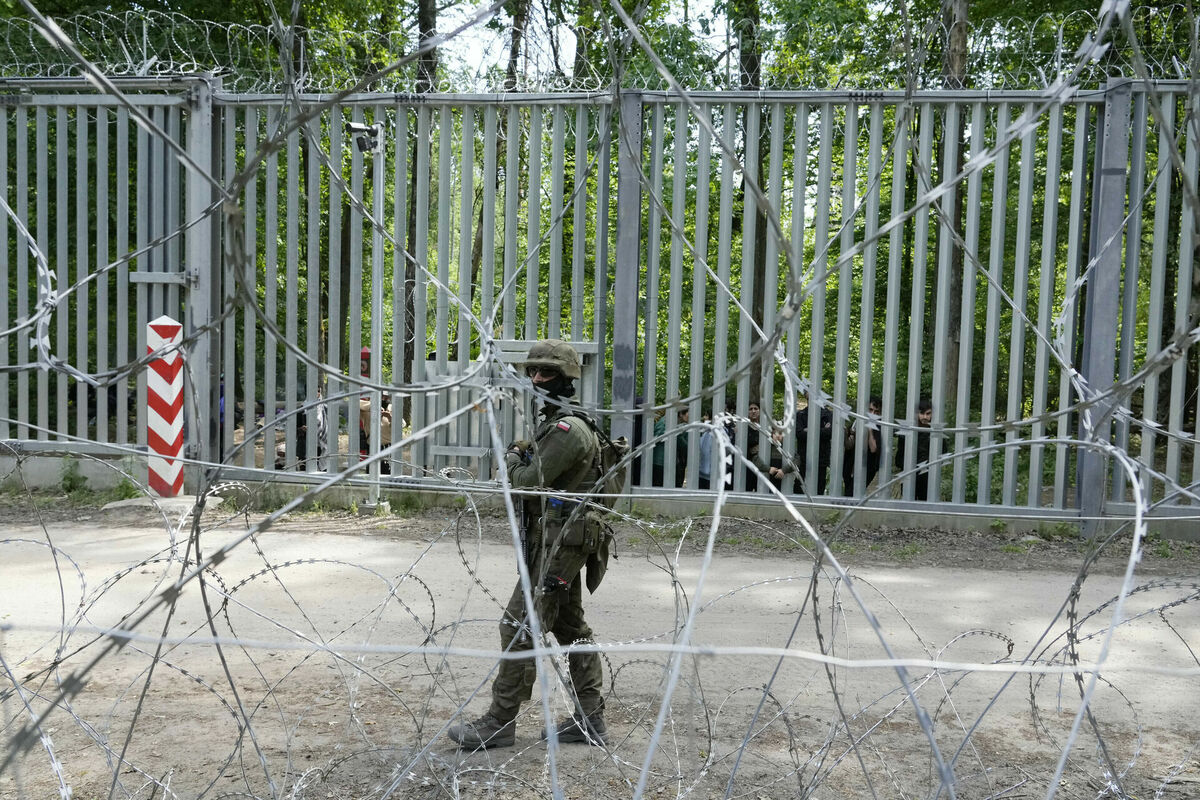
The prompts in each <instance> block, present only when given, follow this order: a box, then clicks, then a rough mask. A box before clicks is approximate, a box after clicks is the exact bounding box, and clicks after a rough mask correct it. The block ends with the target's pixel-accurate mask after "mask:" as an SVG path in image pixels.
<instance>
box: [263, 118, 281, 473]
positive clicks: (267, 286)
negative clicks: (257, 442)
mask: <svg viewBox="0 0 1200 800" xmlns="http://www.w3.org/2000/svg"><path fill="white" fill-rule="evenodd" d="M279 117H280V112H279V109H278V108H276V107H274V106H272V107H271V108H270V109H269V110H268V111H267V134H268V135H269V136H275V135H277V132H278V130H279ZM266 168H267V174H266V185H265V188H264V190H263V203H264V206H265V208H264V211H265V213H266V216H265V220H264V224H265V229H264V233H265V238H264V240H263V250H264V252H263V258H264V259H265V265H266V275H265V281H264V284H263V286H264V302H263V314H264V315H265V316H266V318H267V319H269V320H271V321H272V322H277V321H278V320H279V244H278V243H279V151H278V150H275V149H273V150H272V151H271V152H270V154H268V155H267V161H266ZM277 348H278V344H277V343H276V341H275V337H274V336H271V335H270V334H269V333H267V332H266V331H263V398H262V399H263V422H264V423H265V429H264V430H263V468H264V469H267V470H273V469H275V434H276V428H275V420H276V418H277V417H278V416H279V408H278V403H277V402H276V398H277V397H278V390H277V389H276V378H277V375H276V370H277V369H278V361H277V359H278V352H277Z"/></svg>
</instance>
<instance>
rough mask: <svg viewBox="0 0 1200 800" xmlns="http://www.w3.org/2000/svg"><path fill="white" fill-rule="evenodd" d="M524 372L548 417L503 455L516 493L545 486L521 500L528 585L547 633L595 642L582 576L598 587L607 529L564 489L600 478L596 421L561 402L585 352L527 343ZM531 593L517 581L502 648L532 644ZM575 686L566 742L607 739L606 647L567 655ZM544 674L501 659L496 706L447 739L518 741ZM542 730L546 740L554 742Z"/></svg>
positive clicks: (471, 745)
mask: <svg viewBox="0 0 1200 800" xmlns="http://www.w3.org/2000/svg"><path fill="white" fill-rule="evenodd" d="M525 371H526V374H527V375H528V376H529V377H530V378H532V379H533V385H534V388H535V389H536V390H537V391H538V393H539V394H542V395H544V397H545V402H544V404H543V407H542V409H541V421H540V422H539V424H538V426H537V428H536V430H535V431H534V435H533V441H517V442H514V443H513V444H512V445H510V447H509V448H508V451H507V453H506V454H505V457H504V458H505V467H506V469H507V472H508V479H509V482H510V483H511V484H512V487H513V488H514V489H525V488H535V487H538V488H545V489H549V490H551V493H539V494H530V495H528V496H526V497H525V498H524V499H523V500H522V502H521V503H520V509H521V541H522V545H523V549H524V553H523V557H524V559H525V564H526V566H527V567H528V569H529V578H530V589H531V593H532V596H533V600H534V606H535V611H536V613H537V619H538V621H539V623H540V625H541V630H542V631H543V632H548V633H553V634H554V637H555V639H557V640H558V642H559V644H560V645H563V646H567V645H572V644H576V643H580V642H591V641H592V629H591V628H590V627H588V624H587V622H586V621H585V620H584V616H583V586H584V584H585V579H584V576H583V569H584V566H585V565H586V566H587V577H586V584H587V586H588V590H589V591H595V588H596V586H597V585H598V583H599V580H600V578H601V577H603V573H604V567H605V565H606V561H607V546H608V541H607V537H608V536H609V534H608V533H607V529H606V527H605V526H603V524H602V523H601V522H600V520H599V518H598V517H596V516H594V512H584V511H583V509H582V508H578V509H577V505H578V502H579V501H578V500H568V499H563V498H562V494H563V493H567V494H570V493H572V492H576V491H579V490H586V489H587V488H590V487H591V486H593V485H594V484H595V483H596V482H597V480H598V479H599V478H600V475H601V472H600V442H599V440H598V438H597V433H596V432H595V431H594V430H593V427H592V422H591V420H589V419H588V418H587V417H585V416H584V415H582V414H580V413H579V412H578V411H572V410H570V409H568V408H566V407H564V406H563V405H560V401H563V400H565V399H566V398H569V397H571V396H572V395H573V394H574V393H575V386H574V382H575V381H576V380H578V379H579V377H580V361H579V354H578V353H577V352H576V351H575V349H574V348H573V347H571V346H570V345H569V344H567V343H566V342H562V341H559V340H556V339H547V340H544V341H541V342H537V343H536V344H534V345H533V347H531V348H530V349H529V356H528V358H527V360H526V362H525ZM534 644H535V642H534V640H533V633H532V627H531V624H530V618H529V615H528V613H527V609H526V607H525V597H524V594H523V592H522V589H521V583H520V581H519V580H518V582H517V586H516V588H515V589H514V590H513V593H512V596H511V598H510V599H509V601H508V606H507V607H506V608H505V611H504V617H503V619H502V620H501V622H500V646H501V648H502V649H503V650H504V651H505V652H506V653H511V652H519V651H526V650H530V649H531V648H532V647H533V646H534ZM567 670H568V672H569V675H570V681H569V683H568V685H569V686H570V687H571V691H572V693H573V697H572V701H573V703H574V705H575V711H574V713H573V714H572V715H571V716H569V717H566V718H565V719H563V720H561V721H560V722H559V723H558V725H557V726H556V730H557V736H558V740H559V741H560V742H587V743H589V744H596V745H602V744H604V743H605V742H606V740H607V735H608V730H607V726H606V725H605V722H604V697H603V695H602V694H601V688H602V685H603V672H602V667H601V661H600V656H599V654H598V653H595V652H590V653H574V652H573V653H571V654H570V655H568V657H567ZM536 680H537V667H536V664H535V662H534V660H533V659H532V658H526V659H520V660H510V659H502V660H501V661H500V664H499V666H498V668H497V673H496V679H495V680H494V681H493V683H492V702H491V706H490V707H489V708H488V711H487V713H486V714H484V715H483V716H482V717H480V718H478V719H476V720H474V721H471V722H462V723H459V724H456V725H452V726H451V727H450V729H449V730H448V735H449V737H450V738H451V739H452V740H453V741H455V742H457V743H458V744H459V745H460V746H461V747H463V748H466V749H483V748H489V747H508V746H511V745H512V744H513V743H514V742H515V741H516V727H517V723H516V720H517V713H518V712H519V711H520V708H521V704H522V703H523V702H525V701H527V700H529V699H530V696H531V694H532V691H533V686H534V683H535V682H536ZM548 735H549V734H548V732H547V731H543V733H542V738H548Z"/></svg>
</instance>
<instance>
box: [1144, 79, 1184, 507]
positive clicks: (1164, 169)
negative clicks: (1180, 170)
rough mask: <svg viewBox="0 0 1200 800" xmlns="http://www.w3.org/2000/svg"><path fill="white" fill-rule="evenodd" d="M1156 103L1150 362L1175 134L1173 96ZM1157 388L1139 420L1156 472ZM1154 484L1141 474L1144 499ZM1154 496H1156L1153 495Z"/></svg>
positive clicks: (1151, 385) (1149, 379) (1158, 341)
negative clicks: (1158, 112)
mask: <svg viewBox="0 0 1200 800" xmlns="http://www.w3.org/2000/svg"><path fill="white" fill-rule="evenodd" d="M1159 102H1160V104H1161V107H1162V108H1163V109H1164V110H1165V113H1164V115H1163V116H1164V119H1163V120H1161V122H1160V123H1159V129H1158V143H1157V149H1156V151H1155V163H1156V165H1157V168H1158V175H1157V177H1156V179H1155V181H1154V236H1153V239H1152V242H1153V245H1152V247H1151V252H1150V303H1149V306H1148V308H1147V317H1146V360H1147V361H1148V360H1150V359H1151V358H1152V357H1153V356H1154V355H1155V354H1156V353H1158V352H1159V350H1161V349H1162V321H1163V314H1164V313H1165V311H1166V288H1165V284H1166V275H1167V249H1168V241H1169V240H1168V238H1167V234H1168V230H1169V225H1170V220H1171V216H1170V215H1171V189H1172V187H1173V186H1174V180H1173V179H1172V172H1173V165H1172V163H1171V159H1169V158H1164V157H1163V155H1164V154H1165V153H1167V152H1168V149H1169V148H1170V143H1171V140H1172V138H1173V137H1174V131H1175V107H1176V103H1177V98H1176V95H1174V94H1164V95H1163V96H1162V97H1160V99H1159ZM1158 384H1159V376H1158V375H1157V374H1152V375H1148V376H1146V382H1145V384H1144V386H1143V388H1142V418H1143V419H1144V420H1145V421H1147V422H1152V423H1155V424H1154V425H1147V424H1143V425H1142V426H1141V432H1142V450H1141V461H1142V463H1143V464H1148V465H1150V466H1151V467H1153V468H1155V469H1157V468H1158V464H1157V460H1156V459H1155V450H1156V445H1157V443H1158V441H1157V440H1158V436H1159V434H1158V433H1157V424H1158V423H1160V422H1161V420H1159V418H1158V416H1159V414H1158ZM1153 489H1154V482H1153V479H1152V477H1151V475H1150V472H1149V471H1148V470H1143V471H1142V492H1143V493H1144V494H1145V496H1146V499H1151V498H1152V492H1153ZM1154 494H1155V495H1156V494H1157V493H1154Z"/></svg>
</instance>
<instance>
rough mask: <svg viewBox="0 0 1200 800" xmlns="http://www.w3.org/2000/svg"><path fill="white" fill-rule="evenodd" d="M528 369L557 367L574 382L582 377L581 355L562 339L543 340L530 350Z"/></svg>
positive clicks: (526, 360)
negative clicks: (580, 367)
mask: <svg viewBox="0 0 1200 800" xmlns="http://www.w3.org/2000/svg"><path fill="white" fill-rule="evenodd" d="M525 366H526V367H555V368H556V369H558V370H559V371H560V372H562V374H563V375H566V376H567V377H568V378H571V379H573V380H578V379H579V376H580V374H581V373H580V369H579V353H577V352H575V348H574V347H571V345H569V344H567V343H566V342H564V341H563V340H561V339H543V340H541V341H540V342H535V343H534V345H533V347H530V348H529V355H528V356H526V358H525Z"/></svg>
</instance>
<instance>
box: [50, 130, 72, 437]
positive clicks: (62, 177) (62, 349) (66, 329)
mask: <svg viewBox="0 0 1200 800" xmlns="http://www.w3.org/2000/svg"><path fill="white" fill-rule="evenodd" d="M70 125H71V123H70V118H69V117H68V115H67V109H66V107H65V106H59V107H58V109H57V111H56V113H55V120H54V150H55V152H54V155H55V159H54V161H55V168H54V186H55V190H56V191H55V198H54V228H55V234H56V236H55V249H54V260H53V261H52V262H51V266H50V269H52V270H53V271H54V275H55V278H56V279H57V280H56V283H55V285H54V288H55V290H56V291H57V292H58V302H57V303H56V304H55V310H54V318H55V321H56V322H57V332H56V334H55V336H54V350H53V352H54V355H55V357H56V358H59V359H61V360H62V362H63V363H64V364H70V363H71V339H70V336H71V328H70V325H71V303H72V302H74V298H73V297H72V296H71V295H68V294H67V290H68V289H69V288H70V287H71V268H70V266H69V265H70V263H71V245H70V225H71V206H70V202H69V200H68V193H69V191H70V181H71V173H70V172H69V171H68V170H69V167H68V164H69V160H68V159H69V155H70V150H71V127H70ZM54 383H55V391H54V398H55V401H56V405H57V409H56V413H55V414H54V429H55V430H56V431H58V439H59V441H66V439H67V436H68V434H70V432H71V430H70V425H69V422H70V419H69V417H68V416H67V414H68V405H67V404H68V399H69V398H68V385H67V373H66V372H64V371H62V370H56V375H55V381H54Z"/></svg>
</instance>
